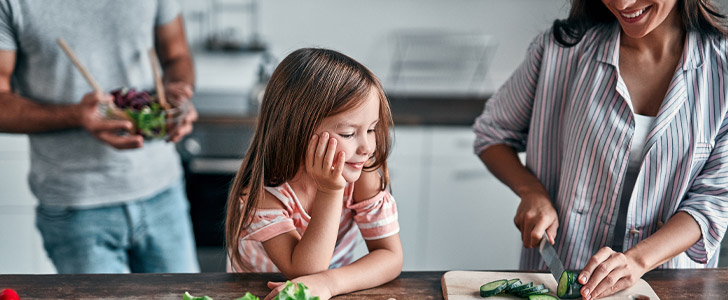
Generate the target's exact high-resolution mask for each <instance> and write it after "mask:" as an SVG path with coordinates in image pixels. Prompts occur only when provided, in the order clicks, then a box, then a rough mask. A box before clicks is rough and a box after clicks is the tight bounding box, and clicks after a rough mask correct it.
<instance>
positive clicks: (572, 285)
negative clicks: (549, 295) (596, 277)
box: [556, 271, 582, 299]
mask: <svg viewBox="0 0 728 300" xmlns="http://www.w3.org/2000/svg"><path fill="white" fill-rule="evenodd" d="M577 276H578V274H577V273H575V272H572V271H564V272H563V273H561V278H559V286H558V287H557V288H556V296H559V298H563V299H574V298H580V297H581V293H580V290H581V287H582V284H581V283H579V282H578V281H577V280H576V278H577Z"/></svg>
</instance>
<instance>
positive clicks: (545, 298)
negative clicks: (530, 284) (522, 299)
mask: <svg viewBox="0 0 728 300" xmlns="http://www.w3.org/2000/svg"><path fill="white" fill-rule="evenodd" d="M528 300H559V298H556V297H554V296H551V295H531V296H528Z"/></svg>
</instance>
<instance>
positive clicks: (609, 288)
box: [579, 247, 646, 300]
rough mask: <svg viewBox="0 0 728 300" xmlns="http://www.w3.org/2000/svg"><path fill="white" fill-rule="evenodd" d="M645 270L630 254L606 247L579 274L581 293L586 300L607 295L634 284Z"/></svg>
mask: <svg viewBox="0 0 728 300" xmlns="http://www.w3.org/2000/svg"><path fill="white" fill-rule="evenodd" d="M645 272H646V270H645V269H643V268H641V267H640V265H639V264H638V263H637V262H636V261H635V260H634V259H632V258H631V257H630V256H628V255H625V254H624V253H621V252H616V251H614V250H612V248H609V247H604V248H602V249H599V251H598V252H597V254H594V256H592V258H590V259H589V261H588V262H587V264H586V266H585V267H584V269H583V270H582V271H581V273H580V274H579V283H581V284H583V285H584V286H583V287H582V288H581V295H582V297H584V299H585V300H591V299H598V298H603V297H607V296H609V295H612V294H614V293H616V292H619V291H621V290H624V289H626V288H629V287H631V286H633V285H634V284H635V283H636V282H637V280H639V279H640V277H642V275H644V274H645Z"/></svg>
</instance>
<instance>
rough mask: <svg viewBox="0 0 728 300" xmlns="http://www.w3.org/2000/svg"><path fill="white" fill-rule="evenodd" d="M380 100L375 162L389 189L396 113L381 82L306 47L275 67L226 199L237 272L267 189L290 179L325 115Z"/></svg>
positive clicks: (348, 61) (339, 57) (342, 58)
mask: <svg viewBox="0 0 728 300" xmlns="http://www.w3.org/2000/svg"><path fill="white" fill-rule="evenodd" d="M372 90H375V91H376V93H377V94H378V96H379V122H378V123H377V125H376V128H375V135H376V143H377V144H376V149H375V151H374V154H373V161H374V162H373V164H372V165H369V166H366V167H365V168H364V170H365V171H375V170H378V171H379V172H380V174H381V178H382V180H381V184H380V188H381V189H382V190H384V189H386V188H387V187H389V172H388V169H387V162H386V159H387V156H388V155H389V152H390V137H389V129H390V127H391V126H392V114H391V111H390V109H389V102H388V101H387V98H386V96H385V94H384V90H383V89H382V86H381V84H380V82H379V80H378V79H377V78H376V77H375V76H374V74H373V73H372V72H371V71H370V70H369V69H367V68H366V67H365V66H363V65H362V64H360V63H359V62H357V61H355V60H354V59H352V58H350V57H348V56H346V55H344V54H341V53H339V52H336V51H333V50H327V49H316V48H304V49H299V50H296V51H294V52H293V53H291V54H289V55H288V56H287V57H286V58H285V59H283V61H281V63H280V64H279V65H278V67H276V69H275V71H274V72H273V75H272V76H271V79H270V81H269V82H268V85H267V87H266V89H265V94H264V96H263V101H262V103H261V107H260V113H259V116H258V122H257V126H256V129H255V134H254V136H253V140H252V142H251V144H250V147H249V148H248V151H247V153H246V154H245V158H244V159H243V163H242V165H241V166H240V169H239V170H238V172H237V175H236V176H235V180H234V181H233V184H232V187H231V189H230V194H229V195H228V201H227V217H226V220H225V243H226V247H227V251H228V255H229V257H230V260H231V263H232V266H233V269H234V270H237V271H241V270H242V269H243V263H242V262H243V260H242V256H241V254H240V237H241V236H240V235H241V233H242V231H243V230H244V229H245V228H247V226H249V225H250V222H251V219H252V216H253V214H254V213H255V210H256V207H257V206H258V203H259V201H260V199H261V198H262V196H263V193H264V189H263V188H264V187H265V186H278V185H281V184H283V183H284V182H286V181H289V180H290V179H292V178H293V176H294V175H295V174H296V172H297V171H298V169H299V167H300V166H301V165H302V163H303V162H304V160H305V155H306V147H307V145H308V142H309V141H310V139H311V137H312V136H313V134H314V131H315V130H316V128H318V127H319V125H320V124H321V122H322V120H323V119H324V118H326V117H329V116H333V115H335V114H338V113H341V112H344V111H347V110H349V109H352V108H355V107H357V106H358V105H360V104H361V103H362V100H364V99H365V98H366V97H367V96H368V95H369V93H370V92H371V91H372Z"/></svg>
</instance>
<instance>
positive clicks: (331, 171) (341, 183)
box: [306, 132, 346, 193]
mask: <svg viewBox="0 0 728 300" xmlns="http://www.w3.org/2000/svg"><path fill="white" fill-rule="evenodd" d="M336 145H337V141H336V139H334V138H332V137H330V135H329V133H328V132H324V133H321V134H320V135H314V136H313V138H311V141H310V142H309V143H308V149H307V151H306V172H308V174H309V175H311V177H313V180H314V181H315V182H316V186H317V188H318V190H319V192H323V193H334V192H336V191H339V190H343V189H344V187H345V186H346V180H345V179H344V176H342V175H341V174H342V172H343V170H344V163H345V162H344V159H345V154H344V152H343V151H342V152H340V153H339V154H338V155H336Z"/></svg>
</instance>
